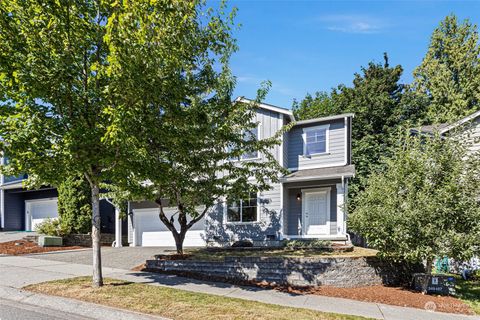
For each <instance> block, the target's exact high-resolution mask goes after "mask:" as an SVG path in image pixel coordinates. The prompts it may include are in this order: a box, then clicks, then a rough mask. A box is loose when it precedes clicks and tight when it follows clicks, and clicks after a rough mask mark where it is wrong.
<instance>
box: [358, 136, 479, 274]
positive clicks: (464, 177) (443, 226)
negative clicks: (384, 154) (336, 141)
mask: <svg viewBox="0 0 480 320" xmlns="http://www.w3.org/2000/svg"><path fill="white" fill-rule="evenodd" d="M400 141H401V142H399V145H398V147H397V148H396V150H395V153H394V156H393V157H392V158H385V159H384V162H385V165H386V170H384V171H383V172H377V173H374V174H372V175H371V176H370V178H369V179H368V186H367V188H366V189H365V191H364V192H362V193H361V194H360V195H359V196H358V199H357V202H356V205H357V206H356V210H355V212H354V213H353V214H352V215H351V216H350V219H349V226H350V228H352V229H353V230H354V231H355V232H358V233H360V234H361V235H362V236H363V237H364V238H365V239H366V241H367V243H368V245H369V246H370V247H372V248H375V249H378V250H380V253H381V254H382V255H383V256H385V257H387V258H390V259H394V260H398V261H403V260H408V261H411V262H426V266H427V270H428V271H431V267H432V261H433V259H434V258H435V257H436V256H444V255H447V256H449V257H451V258H455V259H458V260H459V261H465V260H468V259H469V258H470V257H471V256H472V255H473V254H475V253H477V254H478V253H479V247H478V239H480V206H479V203H478V201H479V196H480V193H479V190H480V179H479V177H480V154H478V153H477V154H473V155H470V156H469V155H468V148H467V147H468V146H467V145H465V144H463V143H460V142H458V141H456V140H454V139H444V138H442V137H440V136H438V135H434V136H420V137H418V136H416V137H414V136H409V135H407V136H401V137H400Z"/></svg>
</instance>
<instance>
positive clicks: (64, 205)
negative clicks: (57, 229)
mask: <svg viewBox="0 0 480 320" xmlns="http://www.w3.org/2000/svg"><path fill="white" fill-rule="evenodd" d="M58 214H59V216H60V221H61V224H62V225H63V226H65V228H66V229H69V230H70V233H83V234H86V233H89V232H90V230H91V228H92V221H91V220H92V207H91V193H90V187H89V185H88V182H87V181H86V180H85V178H83V177H78V176H72V177H67V178H66V179H65V181H64V182H63V183H62V184H61V185H60V186H59V187H58ZM67 226H68V228H67Z"/></svg>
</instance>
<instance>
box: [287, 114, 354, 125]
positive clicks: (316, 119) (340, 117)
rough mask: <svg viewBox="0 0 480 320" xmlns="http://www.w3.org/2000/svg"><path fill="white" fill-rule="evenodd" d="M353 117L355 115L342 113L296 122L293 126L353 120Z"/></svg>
mask: <svg viewBox="0 0 480 320" xmlns="http://www.w3.org/2000/svg"><path fill="white" fill-rule="evenodd" d="M354 116H355V115H354V114H353V113H342V114H336V115H333V116H326V117H321V118H314V119H308V120H302V121H297V122H295V125H296V126H298V125H303V124H311V123H317V122H323V121H330V120H337V119H343V118H353V117H354Z"/></svg>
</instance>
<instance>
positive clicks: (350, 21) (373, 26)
mask: <svg viewBox="0 0 480 320" xmlns="http://www.w3.org/2000/svg"><path fill="white" fill-rule="evenodd" d="M318 21H320V22H322V23H323V24H324V25H325V28H326V29H328V30H331V31H335V32H344V33H363V34H371V33H379V32H381V31H382V30H383V29H385V28H386V27H388V24H387V23H386V22H385V21H383V20H381V19H378V18H374V17H370V16H366V15H355V14H353V15H351V14H335V15H324V16H320V17H319V18H318Z"/></svg>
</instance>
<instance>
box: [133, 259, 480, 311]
mask: <svg viewBox="0 0 480 320" xmlns="http://www.w3.org/2000/svg"><path fill="white" fill-rule="evenodd" d="M132 271H147V272H157V273H163V274H173V275H177V276H183V277H188V278H193V279H198V280H203V281H218V282H226V283H231V284H234V285H246V286H257V287H261V288H266V289H275V290H278V291H281V292H288V293H293V294H315V295H321V296H329V297H336V298H345V299H352V300H357V301H366V302H375V303H382V304H388V305H394V306H400V307H410V308H418V309H424V310H429V311H438V312H448V313H458V314H468V315H474V314H475V313H474V312H473V310H472V309H471V308H470V307H469V306H468V305H467V304H465V303H464V302H463V301H461V300H459V299H457V298H455V297H451V296H440V295H427V294H422V293H421V292H417V291H413V290H409V289H406V288H401V287H386V286H382V285H377V286H369V287H358V288H337V287H331V286H321V287H317V288H313V287H309V288H293V287H286V286H280V285H274V284H271V283H268V282H265V281H262V282H259V281H238V280H233V279H228V278H223V277H212V276H206V275H203V274H200V273H191V272H178V271H177V272H159V271H158V270H149V269H147V268H146V266H145V264H142V265H139V266H137V267H135V268H133V269H132Z"/></svg>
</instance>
